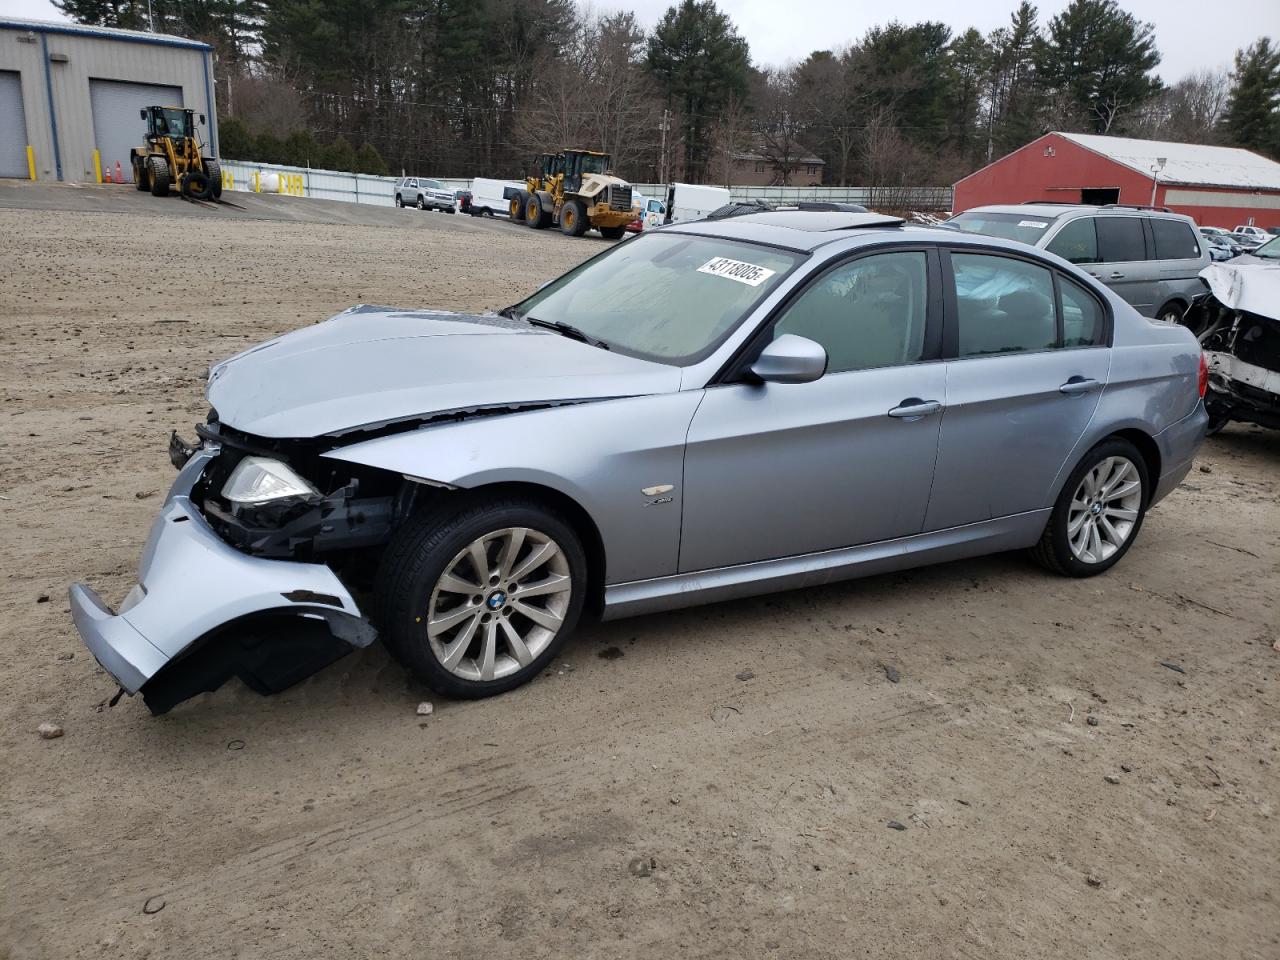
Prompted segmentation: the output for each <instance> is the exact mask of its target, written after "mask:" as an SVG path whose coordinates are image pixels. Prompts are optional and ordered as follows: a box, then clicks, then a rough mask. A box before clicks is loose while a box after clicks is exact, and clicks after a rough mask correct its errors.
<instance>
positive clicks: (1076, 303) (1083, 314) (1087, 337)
mask: <svg viewBox="0 0 1280 960" xmlns="http://www.w3.org/2000/svg"><path fill="white" fill-rule="evenodd" d="M1058 289H1059V290H1060V291H1062V345H1063V346H1064V347H1092V346H1096V345H1097V344H1100V343H1102V337H1103V313H1102V304H1100V303H1098V300H1097V298H1096V297H1094V296H1093V295H1092V294H1091V293H1089V292H1088V291H1087V290H1085V289H1084V288H1083V287H1082V286H1080V285H1079V284H1078V283H1076V282H1075V281H1073V280H1068V279H1067V278H1066V277H1064V276H1062V275H1061V274H1059V275H1058Z"/></svg>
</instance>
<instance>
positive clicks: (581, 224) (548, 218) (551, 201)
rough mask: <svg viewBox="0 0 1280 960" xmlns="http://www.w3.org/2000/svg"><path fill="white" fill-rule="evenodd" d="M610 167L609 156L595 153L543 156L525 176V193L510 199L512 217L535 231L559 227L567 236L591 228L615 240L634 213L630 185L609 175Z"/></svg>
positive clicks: (586, 151)
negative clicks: (529, 173) (535, 229)
mask: <svg viewBox="0 0 1280 960" xmlns="http://www.w3.org/2000/svg"><path fill="white" fill-rule="evenodd" d="M610 166H611V158H610V156H609V154H607V153H599V152H597V151H595V150H565V151H564V152H563V153H556V154H551V153H547V154H543V155H542V156H541V157H539V158H538V161H537V162H536V164H535V170H534V172H533V173H532V174H531V175H530V176H528V177H526V178H525V189H523V190H517V191H515V192H514V193H513V194H512V196H511V199H510V204H511V219H512V220H523V221H524V222H525V223H527V224H528V225H529V226H531V227H534V228H537V229H544V228H546V227H550V226H552V225H553V224H558V225H559V227H560V232H561V233H564V234H566V235H567V236H570V237H580V236H582V235H583V234H584V233H586V232H587V231H588V230H589V229H591V228H592V227H595V228H596V229H597V230H599V231H600V235H601V236H602V237H605V238H606V239H609V240H617V239H618V238H619V237H621V236H622V233H623V230H624V229H625V228H626V225H627V224H628V223H630V222H631V221H632V220H634V219H635V218H636V213H635V210H633V209H632V207H631V184H629V183H627V182H626V181H625V180H623V179H621V178H620V177H616V176H614V175H613V174H612V173H610V172H609V168H610Z"/></svg>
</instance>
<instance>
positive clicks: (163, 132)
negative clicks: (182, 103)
mask: <svg viewBox="0 0 1280 960" xmlns="http://www.w3.org/2000/svg"><path fill="white" fill-rule="evenodd" d="M140 113H141V115H142V119H143V120H145V121H146V123H147V135H146V138H145V139H144V140H143V142H142V146H140V147H135V148H134V149H132V150H130V151H129V162H130V164H132V166H133V182H134V185H135V186H136V187H137V188H138V189H139V190H150V191H151V195H152V196H153V197H167V196H168V195H169V187H170V186H171V185H176V186H177V188H178V192H179V193H180V194H181V195H182V196H184V197H187V198H189V199H192V200H209V199H214V200H216V199H218V197H220V196H222V168H221V167H219V166H218V161H217V160H215V159H214V158H213V157H205V156H202V155H201V151H200V141H199V140H198V139H197V138H196V124H195V120H196V117H195V113H194V112H193V111H191V110H185V109H183V108H182V107H143V108H142V110H141V111H140ZM204 122H205V120H204V114H203V113H202V114H200V123H202V124H203V123H204Z"/></svg>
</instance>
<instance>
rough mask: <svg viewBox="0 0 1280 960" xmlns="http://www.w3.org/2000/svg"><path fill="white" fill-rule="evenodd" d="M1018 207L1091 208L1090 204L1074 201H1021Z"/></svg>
mask: <svg viewBox="0 0 1280 960" xmlns="http://www.w3.org/2000/svg"><path fill="white" fill-rule="evenodd" d="M1019 205H1020V206H1024V207H1026V206H1037V207H1092V206H1094V204H1092V203H1077V202H1076V201H1074V200H1022V201H1019Z"/></svg>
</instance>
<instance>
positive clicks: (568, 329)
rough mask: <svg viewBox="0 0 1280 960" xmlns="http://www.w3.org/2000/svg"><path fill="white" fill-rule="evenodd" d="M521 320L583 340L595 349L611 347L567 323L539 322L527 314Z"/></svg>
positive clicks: (558, 321)
mask: <svg viewBox="0 0 1280 960" xmlns="http://www.w3.org/2000/svg"><path fill="white" fill-rule="evenodd" d="M521 319H523V320H524V321H525V322H526V323H531V324H533V325H534V326H535V327H544V328H546V329H547V330H554V331H555V332H556V333H559V334H561V335H563V336H566V337H571V338H573V339H574V340H581V341H582V342H583V343H586V344H589V345H590V346H593V347H599V348H600V349H601V350H608V349H609V345H608V344H607V343H605V342H604V341H603V340H601V339H599V338H598V337H593V336H592V335H591V334H589V333H587V332H586V331H585V330H579V329H578V328H577V327H575V326H574V325H573V324H571V323H565V322H564V321H563V320H539V319H538V318H537V317H530V316H528V315H527V314H526V315H525V316H524V317H522V318H521Z"/></svg>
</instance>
